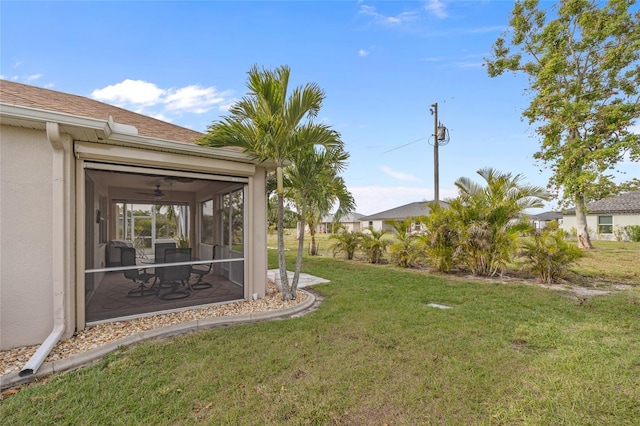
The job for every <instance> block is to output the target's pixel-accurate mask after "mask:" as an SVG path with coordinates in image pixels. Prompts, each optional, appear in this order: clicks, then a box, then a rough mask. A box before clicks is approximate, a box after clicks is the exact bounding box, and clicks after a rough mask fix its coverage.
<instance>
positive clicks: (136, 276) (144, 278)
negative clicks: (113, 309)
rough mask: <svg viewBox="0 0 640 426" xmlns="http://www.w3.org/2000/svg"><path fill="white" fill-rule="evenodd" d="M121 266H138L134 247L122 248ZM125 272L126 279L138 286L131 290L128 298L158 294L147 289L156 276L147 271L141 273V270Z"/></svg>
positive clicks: (153, 290)
mask: <svg viewBox="0 0 640 426" xmlns="http://www.w3.org/2000/svg"><path fill="white" fill-rule="evenodd" d="M120 265H121V266H135V265H136V249H135V248H133V247H120ZM123 272H124V277H125V278H127V279H130V280H131V281H133V282H134V283H135V284H137V285H138V286H137V287H136V288H134V289H132V290H129V292H128V293H127V296H129V297H136V296H137V297H142V296H152V295H154V294H156V290H155V289H152V288H150V287H147V286H146V284H148V283H149V280H150V279H151V278H154V277H155V274H150V273H148V272H146V271H144V270H143V271H140V270H139V269H129V270H126V271H123Z"/></svg>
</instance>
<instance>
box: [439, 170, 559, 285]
mask: <svg viewBox="0 0 640 426" xmlns="http://www.w3.org/2000/svg"><path fill="white" fill-rule="evenodd" d="M478 174H479V175H480V176H481V177H482V178H483V179H484V180H485V182H486V186H483V185H480V184H478V183H475V182H473V181H472V180H471V179H469V178H465V177H463V178H460V179H458V180H457V181H456V182H455V185H456V186H457V187H458V190H459V191H460V194H459V196H458V198H456V199H455V200H452V201H451V202H450V205H449V208H450V209H451V210H452V211H453V212H455V213H454V216H455V219H456V221H457V222H458V223H459V224H460V225H461V228H462V229H461V235H460V239H459V243H460V246H459V250H460V252H461V253H462V258H463V261H464V263H465V264H466V265H467V267H468V268H469V269H471V272H473V273H474V274H478V275H495V274H496V273H498V272H502V271H503V270H504V269H505V267H506V264H507V262H508V261H509V260H510V259H511V257H512V255H513V254H514V253H515V250H516V248H517V238H518V234H519V233H520V232H522V231H524V230H526V229H527V228H528V227H529V224H528V223H523V222H519V221H518V218H519V216H520V214H521V213H522V212H523V211H524V210H526V209H529V208H538V207H543V200H547V199H548V198H549V195H548V193H547V192H546V191H545V190H544V189H543V188H542V187H539V186H533V185H523V184H522V181H523V179H524V177H523V175H521V174H518V175H515V176H513V175H512V174H511V173H502V172H499V171H497V170H494V169H492V168H484V169H480V170H478Z"/></svg>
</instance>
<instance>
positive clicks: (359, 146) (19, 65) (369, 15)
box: [0, 0, 640, 214]
mask: <svg viewBox="0 0 640 426" xmlns="http://www.w3.org/2000/svg"><path fill="white" fill-rule="evenodd" d="M550 4H551V3H545V5H547V6H548V5H550ZM512 7H513V2H511V1H489V0H486V1H483V0H477V1H446V0H427V1H280V2H274V1H244V2H243V1H234V2H231V1H229V2H219V1H199V2H110V1H109V2H28V1H27V2H25V1H23V2H8V1H2V3H1V4H0V19H1V21H0V24H1V34H0V35H1V39H0V43H1V44H0V47H1V53H0V76H1V78H3V79H9V80H14V81H18V82H21V83H26V84H31V85H35V86H41V87H47V88H51V89H54V90H58V91H62V92H67V93H73V94H77V95H82V96H87V97H91V98H94V99H97V100H101V101H103V102H107V103H111V104H115V105H118V106H122V107H124V108H127V109H130V110H133V111H137V112H140V113H143V114H147V115H150V116H153V117H157V118H160V119H163V120H166V121H169V122H172V123H174V124H178V125H181V126H185V127H189V128H192V129H194V130H198V131H202V132H204V131H206V128H207V126H208V125H209V124H210V123H211V122H212V121H214V120H216V119H218V118H219V117H221V116H224V115H226V114H227V108H228V107H229V105H230V104H232V103H233V102H234V100H237V99H239V98H240V97H241V96H242V95H243V94H244V93H245V92H246V85H245V83H246V72H247V70H248V69H249V68H250V67H251V66H252V65H254V64H258V65H259V66H263V67H266V68H275V67H277V66H279V65H288V66H290V67H291V70H292V84H293V85H300V84H303V83H306V82H315V83H317V84H319V85H320V87H322V88H323V89H324V90H325V92H326V100H325V104H324V107H323V109H322V111H321V113H320V115H319V119H320V120H322V121H324V122H327V123H329V124H330V125H331V126H332V127H333V128H334V129H335V130H337V131H338V132H340V134H341V135H342V139H343V140H344V142H345V144H346V147H347V150H348V151H349V152H350V154H351V158H350V162H349V167H348V169H347V171H346V172H345V173H344V174H343V175H344V178H345V180H346V182H347V185H348V187H349V189H350V191H351V192H352V193H353V195H354V196H355V198H356V201H357V205H358V207H357V211H358V212H359V213H363V214H373V213H376V212H379V211H383V210H386V209H390V208H393V207H397V206H399V205H402V204H406V203H410V202H413V201H422V200H431V199H433V180H434V176H433V175H434V161H433V147H432V145H429V143H428V142H429V138H430V136H431V135H432V134H433V127H434V122H433V116H432V115H431V114H430V112H429V109H430V105H431V104H433V103H436V102H437V103H438V105H439V118H440V121H442V123H443V124H444V125H445V126H446V127H447V128H448V129H449V133H450V142H449V144H448V145H446V146H443V147H441V148H440V150H439V158H440V167H439V169H440V198H441V199H445V198H447V197H452V196H455V195H456V190H455V186H454V181H455V180H456V179H457V178H459V177H462V176H467V177H472V178H473V179H476V177H477V179H476V180H478V181H480V178H479V177H478V176H477V175H476V171H477V170H478V169H480V168H483V167H487V166H491V167H494V168H496V169H498V170H501V171H504V172H512V173H514V174H516V173H522V174H523V175H524V176H525V177H526V180H527V181H528V182H530V183H532V184H536V185H540V186H545V185H546V183H547V180H548V177H549V174H548V172H547V171H545V170H544V169H543V170H542V171H541V167H537V166H536V165H535V164H534V161H533V159H532V155H533V153H534V152H535V150H536V149H537V147H538V141H537V139H536V138H535V136H534V132H533V128H531V127H530V126H529V125H528V124H527V123H526V122H523V121H522V120H521V118H520V117H521V111H522V110H523V109H524V108H526V106H527V97H526V95H525V94H524V89H525V88H526V86H527V80H526V79H525V78H524V77H523V76H513V75H505V76H502V77H499V78H494V79H492V78H489V77H488V76H487V73H486V70H485V68H484V67H483V66H482V64H483V58H486V57H488V56H489V54H490V51H491V46H492V44H493V42H494V41H495V39H496V38H497V37H498V36H499V35H501V34H502V33H503V32H504V31H505V30H506V29H507V25H508V20H509V13H510V11H511V9H512ZM432 140H433V138H432V137H431V141H432ZM621 168H622V170H624V171H627V176H626V178H631V177H640V172H639V171H638V164H637V163H635V164H631V163H626V164H623V165H622V167H621ZM550 206H551V207H553V205H550Z"/></svg>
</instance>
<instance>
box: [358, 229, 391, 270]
mask: <svg viewBox="0 0 640 426" xmlns="http://www.w3.org/2000/svg"><path fill="white" fill-rule="evenodd" d="M386 233H387V231H386V230H385V229H381V230H379V231H376V230H375V229H373V227H372V226H370V227H369V228H367V229H366V230H365V231H363V232H362V249H363V250H364V251H365V254H366V255H367V260H368V261H369V263H380V259H382V254H383V253H384V252H385V251H386V249H387V246H388V245H389V244H390V243H391V240H385V239H383V238H382V237H383V236H384V235H385V234H386Z"/></svg>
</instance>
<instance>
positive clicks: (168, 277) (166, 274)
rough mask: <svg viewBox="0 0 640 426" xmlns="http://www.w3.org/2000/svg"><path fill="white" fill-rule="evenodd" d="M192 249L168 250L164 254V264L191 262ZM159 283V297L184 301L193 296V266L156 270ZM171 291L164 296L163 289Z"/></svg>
mask: <svg viewBox="0 0 640 426" xmlns="http://www.w3.org/2000/svg"><path fill="white" fill-rule="evenodd" d="M190 261H191V249H190V248H167V249H165V252H164V263H176V262H190ZM156 274H157V276H158V279H159V280H160V282H159V283H158V296H159V297H160V298H161V299H164V300H176V299H183V298H185V297H188V296H189V295H191V290H192V289H191V285H189V277H190V276H191V265H177V266H163V267H161V268H156ZM167 287H168V288H170V289H171V290H170V291H168V292H166V293H164V294H162V289H163V288H167Z"/></svg>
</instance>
